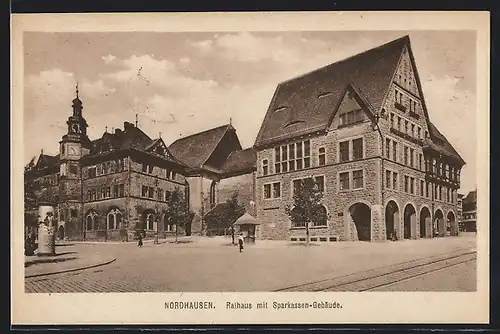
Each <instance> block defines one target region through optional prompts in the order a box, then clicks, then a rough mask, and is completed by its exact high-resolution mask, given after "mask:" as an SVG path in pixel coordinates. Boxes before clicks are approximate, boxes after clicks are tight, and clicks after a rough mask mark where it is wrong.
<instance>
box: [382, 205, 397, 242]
mask: <svg viewBox="0 0 500 334" xmlns="http://www.w3.org/2000/svg"><path fill="white" fill-rule="evenodd" d="M398 231H399V207H398V205H397V203H396V202H394V201H393V200H390V201H389V202H388V203H387V205H386V207H385V235H386V239H387V240H392V239H396V238H397V236H398Z"/></svg>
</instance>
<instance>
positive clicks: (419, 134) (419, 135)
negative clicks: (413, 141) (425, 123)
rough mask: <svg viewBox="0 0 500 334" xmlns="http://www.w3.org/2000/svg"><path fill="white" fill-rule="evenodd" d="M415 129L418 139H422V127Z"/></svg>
mask: <svg viewBox="0 0 500 334" xmlns="http://www.w3.org/2000/svg"><path fill="white" fill-rule="evenodd" d="M417 131H418V139H422V129H421V128H420V127H419V128H418V130H417Z"/></svg>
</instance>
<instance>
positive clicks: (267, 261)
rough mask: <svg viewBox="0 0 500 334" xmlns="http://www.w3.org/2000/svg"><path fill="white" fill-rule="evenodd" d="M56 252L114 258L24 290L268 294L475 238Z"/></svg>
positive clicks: (463, 284) (459, 269)
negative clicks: (90, 253) (96, 254)
mask: <svg viewBox="0 0 500 334" xmlns="http://www.w3.org/2000/svg"><path fill="white" fill-rule="evenodd" d="M64 249H65V251H67V250H71V251H75V252H86V253H88V252H94V251H95V252H102V253H106V254H107V255H109V256H113V257H116V261H114V262H113V263H111V264H108V265H105V266H101V267H97V268H93V269H87V270H82V271H76V272H72V273H65V274H56V275H50V276H42V277H33V278H27V279H26V282H25V289H26V292H35V293H36V292H51V293H60V292H171V291H176V292H180V291H182V292H219V291H222V292H231V291H237V292H246V291H274V290H277V289H281V288H285V287H287V286H293V285H298V284H304V283H308V282H313V281H319V280H325V279H331V278H334V277H339V276H343V275H349V274H353V273H358V272H361V271H366V270H369V269H375V268H380V267H383V266H390V265H395V264H397V263H401V262H405V261H412V260H416V259H422V258H427V257H430V256H436V255H438V254H444V253H449V252H453V251H456V250H460V249H475V238H474V237H470V236H467V237H450V238H437V239H428V240H427V239H422V240H406V241H400V242H384V243H364V242H350V243H332V244H325V245H320V246H317V245H311V246H310V247H304V246H299V245H288V244H283V243H273V242H265V241H262V242H260V243H258V244H257V245H254V246H248V247H246V248H245V251H244V252H243V253H239V252H238V250H237V247H232V246H227V245H224V244H222V243H216V242H213V243H212V244H203V243H197V242H194V243H192V244H172V243H162V244H159V245H153V244H152V243H146V244H145V245H144V247H143V248H138V247H137V246H136V244H133V243H127V244H81V243H75V244H74V245H70V246H66V247H64ZM447 273H448V274H447ZM475 275H476V267H475V262H473V263H468V264H466V265H460V266H456V267H452V268H448V269H447V270H443V271H440V272H437V273H434V274H429V275H426V276H422V277H420V278H418V279H414V280H411V281H407V282H402V283H400V284H394V285H391V286H390V287H387V288H385V289H386V290H387V289H388V290H391V291H407V290H420V291H436V290H438V291H450V289H451V290H453V291H471V290H474V289H475V287H476V285H475ZM433 281H436V282H438V283H439V284H437V283H436V284H434V283H432V282H433ZM471 281H472V282H473V284H472V283H471ZM410 282H411V283H410ZM422 289H424V290H422Z"/></svg>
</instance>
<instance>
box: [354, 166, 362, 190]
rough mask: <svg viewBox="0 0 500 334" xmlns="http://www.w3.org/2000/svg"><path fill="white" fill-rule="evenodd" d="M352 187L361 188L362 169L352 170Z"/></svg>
mask: <svg viewBox="0 0 500 334" xmlns="http://www.w3.org/2000/svg"><path fill="white" fill-rule="evenodd" d="M352 181H353V185H352V187H353V189H359V188H363V171H362V170H355V171H353V172H352Z"/></svg>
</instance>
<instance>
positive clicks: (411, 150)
mask: <svg viewBox="0 0 500 334" xmlns="http://www.w3.org/2000/svg"><path fill="white" fill-rule="evenodd" d="M414 155H415V150H414V149H412V148H410V166H411V167H413V166H414V164H413V157H414Z"/></svg>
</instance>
